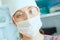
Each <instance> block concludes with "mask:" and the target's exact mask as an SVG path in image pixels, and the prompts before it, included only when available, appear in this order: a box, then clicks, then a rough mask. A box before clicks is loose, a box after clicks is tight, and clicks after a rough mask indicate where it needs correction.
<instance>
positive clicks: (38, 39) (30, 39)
mask: <svg viewBox="0 0 60 40" xmlns="http://www.w3.org/2000/svg"><path fill="white" fill-rule="evenodd" d="M23 40H44V36H43V35H42V34H41V33H38V34H36V36H35V37H27V36H25V35H23Z"/></svg>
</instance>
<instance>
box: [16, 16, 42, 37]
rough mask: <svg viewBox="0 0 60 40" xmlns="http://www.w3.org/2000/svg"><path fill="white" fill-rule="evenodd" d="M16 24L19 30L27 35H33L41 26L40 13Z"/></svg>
mask: <svg viewBox="0 0 60 40" xmlns="http://www.w3.org/2000/svg"><path fill="white" fill-rule="evenodd" d="M16 24H17V28H18V30H19V32H20V33H22V34H24V35H26V36H28V37H35V36H36V34H37V33H38V32H39V29H40V28H41V26H42V23H41V20H40V15H38V16H35V17H33V18H30V19H28V20H25V21H22V22H17V23H16Z"/></svg>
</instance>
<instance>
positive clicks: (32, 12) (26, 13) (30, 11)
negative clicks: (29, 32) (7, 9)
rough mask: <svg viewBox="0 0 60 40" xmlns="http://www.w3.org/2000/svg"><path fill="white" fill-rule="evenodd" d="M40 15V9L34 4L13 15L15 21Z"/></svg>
mask: <svg viewBox="0 0 60 40" xmlns="http://www.w3.org/2000/svg"><path fill="white" fill-rule="evenodd" d="M37 15H39V9H38V8H37V7H34V6H30V7H24V8H22V9H20V10H18V11H16V12H15V14H14V15H13V18H14V23H16V22H20V21H24V20H27V19H29V18H32V17H35V16H37Z"/></svg>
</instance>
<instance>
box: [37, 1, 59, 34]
mask: <svg viewBox="0 0 60 40" xmlns="http://www.w3.org/2000/svg"><path fill="white" fill-rule="evenodd" d="M36 3H37V5H38V7H39V8H40V13H41V20H42V29H43V31H44V33H45V34H49V35H60V0H36ZM47 30H48V31H47Z"/></svg>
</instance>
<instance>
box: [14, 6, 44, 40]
mask: <svg viewBox="0 0 60 40" xmlns="http://www.w3.org/2000/svg"><path fill="white" fill-rule="evenodd" d="M32 9H34V12H32ZM37 15H39V8H37V7H35V6H29V7H24V8H21V9H19V10H18V11H16V12H15V14H14V15H13V21H14V24H15V25H16V22H20V21H25V20H28V19H30V18H33V17H35V16H37ZM20 37H21V39H23V40H43V39H44V36H43V35H42V34H41V33H40V32H39V33H38V34H36V36H35V37H33V38H32V37H27V36H26V35H24V34H21V33H20Z"/></svg>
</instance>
